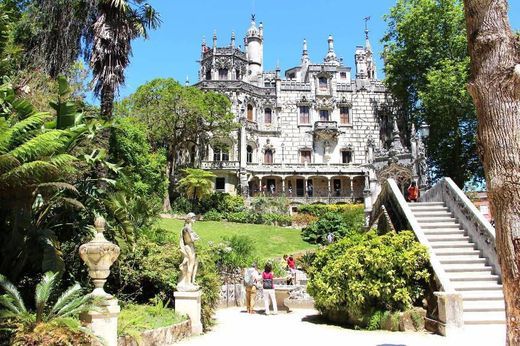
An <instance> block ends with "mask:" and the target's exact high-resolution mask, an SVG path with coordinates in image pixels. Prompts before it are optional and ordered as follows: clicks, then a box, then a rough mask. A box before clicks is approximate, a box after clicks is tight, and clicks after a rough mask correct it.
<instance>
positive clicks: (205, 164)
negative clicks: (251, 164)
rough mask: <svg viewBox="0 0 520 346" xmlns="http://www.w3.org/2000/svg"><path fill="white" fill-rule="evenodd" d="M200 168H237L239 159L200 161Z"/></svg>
mask: <svg viewBox="0 0 520 346" xmlns="http://www.w3.org/2000/svg"><path fill="white" fill-rule="evenodd" d="M200 168H202V169H239V168H240V162H239V161H202V162H201V165H200Z"/></svg>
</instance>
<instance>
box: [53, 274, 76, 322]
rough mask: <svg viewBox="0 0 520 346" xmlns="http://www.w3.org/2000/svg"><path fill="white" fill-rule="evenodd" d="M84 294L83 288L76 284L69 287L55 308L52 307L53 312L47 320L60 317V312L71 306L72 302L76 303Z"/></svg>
mask: <svg viewBox="0 0 520 346" xmlns="http://www.w3.org/2000/svg"><path fill="white" fill-rule="evenodd" d="M81 293H82V288H81V286H80V285H79V284H78V283H76V284H75V285H73V286H71V287H69V288H68V289H67V290H66V291H65V292H63V293H62V295H61V296H60V297H59V298H58V300H57V301H56V303H55V304H54V306H53V307H52V309H51V311H49V313H48V314H47V316H46V320H47V321H48V320H51V319H53V318H54V317H58V316H60V315H59V314H58V312H59V311H60V310H61V309H62V308H63V307H65V306H66V305H67V304H69V303H70V302H71V301H74V300H75V299H77V298H78V297H79V296H80V295H81Z"/></svg>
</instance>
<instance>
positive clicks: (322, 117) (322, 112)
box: [320, 109, 329, 121]
mask: <svg viewBox="0 0 520 346" xmlns="http://www.w3.org/2000/svg"><path fill="white" fill-rule="evenodd" d="M320 121H329V111H328V110H327V109H321V110H320Z"/></svg>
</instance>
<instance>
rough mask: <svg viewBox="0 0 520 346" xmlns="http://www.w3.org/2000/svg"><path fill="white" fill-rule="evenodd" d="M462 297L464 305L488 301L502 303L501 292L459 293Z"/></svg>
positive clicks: (502, 294)
mask: <svg viewBox="0 0 520 346" xmlns="http://www.w3.org/2000/svg"><path fill="white" fill-rule="evenodd" d="M459 293H460V294H461V295H462V299H463V300H464V304H465V303H466V302H470V301H475V302H477V301H478V302H481V303H482V302H488V301H496V300H498V301H502V302H503V301H504V293H502V291H463V292H459Z"/></svg>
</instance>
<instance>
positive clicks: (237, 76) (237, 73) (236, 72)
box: [235, 69, 240, 79]
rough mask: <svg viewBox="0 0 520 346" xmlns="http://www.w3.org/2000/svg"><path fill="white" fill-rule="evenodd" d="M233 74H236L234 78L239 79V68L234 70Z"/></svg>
mask: <svg viewBox="0 0 520 346" xmlns="http://www.w3.org/2000/svg"><path fill="white" fill-rule="evenodd" d="M235 74H236V79H240V70H239V69H236V70H235Z"/></svg>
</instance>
